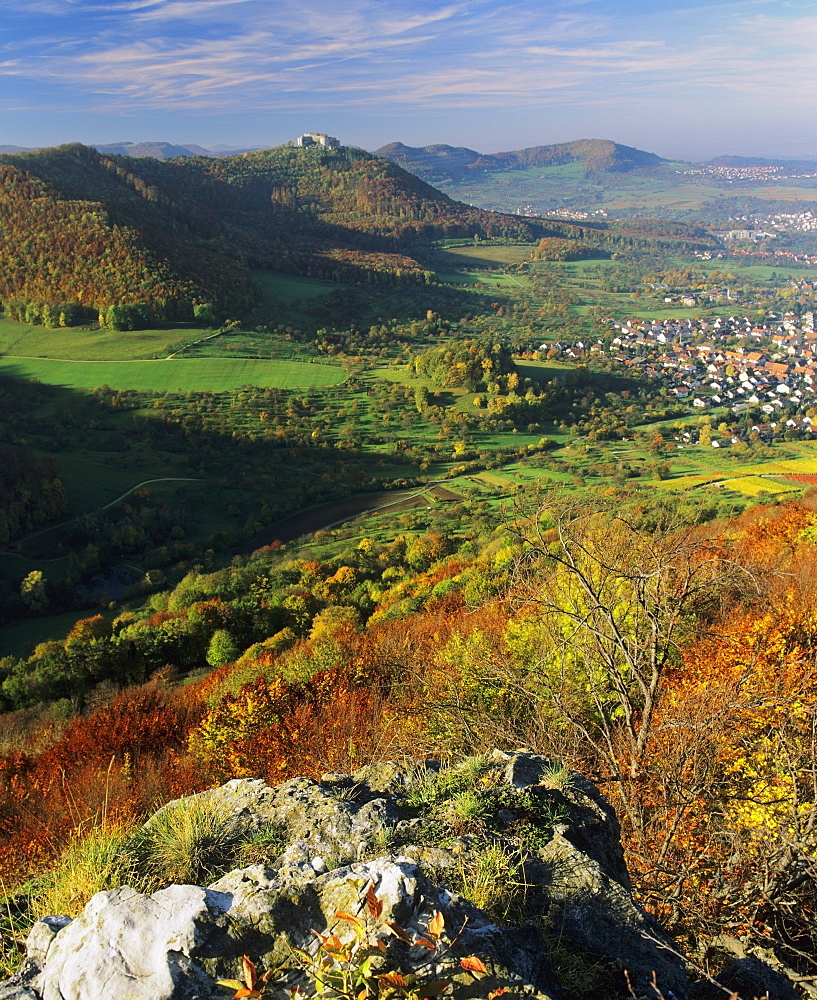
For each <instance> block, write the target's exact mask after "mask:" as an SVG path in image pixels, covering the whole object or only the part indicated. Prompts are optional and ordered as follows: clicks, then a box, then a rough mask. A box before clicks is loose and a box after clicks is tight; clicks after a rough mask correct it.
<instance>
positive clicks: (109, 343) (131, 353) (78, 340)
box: [0, 318, 212, 361]
mask: <svg viewBox="0 0 817 1000" xmlns="http://www.w3.org/2000/svg"><path fill="white" fill-rule="evenodd" d="M208 333H212V331H208V330H204V329H202V328H201V327H198V326H195V327H194V326H193V325H192V324H191V325H189V326H175V327H167V328H163V329H155V330H128V331H115V330H100V329H97V328H93V327H92V328H85V327H66V328H65V329H60V330H50V329H47V328H46V327H42V326H29V325H28V324H26V323H17V322H14V321H13V320H8V319H2V318H0V357H1V356H3V355H5V356H7V357H17V358H54V359H58V358H64V359H67V360H71V361H132V360H138V359H147V358H157V357H166V356H167V355H168V354H170V353H172V352H173V351H176V350H178V349H179V348H180V347H182V346H184V345H185V344H188V343H191V342H193V341H195V340H198V339H199V338H201V337H206V336H207V335H208Z"/></svg>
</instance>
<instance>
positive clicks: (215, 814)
mask: <svg viewBox="0 0 817 1000" xmlns="http://www.w3.org/2000/svg"><path fill="white" fill-rule="evenodd" d="M228 818H229V813H228V811H227V810H226V809H225V808H224V806H222V805H220V804H217V803H214V802H213V801H211V800H208V799H202V798H199V797H192V798H189V799H180V800H179V801H178V802H174V803H173V804H172V805H170V806H166V807H165V808H164V809H162V810H160V811H159V812H158V813H157V814H156V815H155V816H153V817H152V819H150V821H149V822H148V823H146V824H145V825H144V826H143V827H141V828H140V829H139V830H138V831H137V832H136V834H135V835H134V836H133V838H132V839H131V842H130V845H129V849H130V851H131V852H132V854H133V856H134V858H135V859H136V864H137V866H138V868H139V871H140V872H141V873H142V875H143V878H144V879H145V880H146V882H147V884H148V886H149V887H150V888H151V889H152V890H155V889H157V888H160V887H162V886H165V885H172V884H173V883H178V884H180V885H207V884H208V883H209V882H213V881H214V880H215V879H216V878H218V877H219V876H220V875H222V874H224V872H226V871H228V870H229V868H230V867H231V866H232V863H233V862H234V861H235V857H236V851H237V849H238V846H239V838H238V837H237V835H236V834H235V832H234V830H233V828H232V827H231V825H230V824H229V823H228Z"/></svg>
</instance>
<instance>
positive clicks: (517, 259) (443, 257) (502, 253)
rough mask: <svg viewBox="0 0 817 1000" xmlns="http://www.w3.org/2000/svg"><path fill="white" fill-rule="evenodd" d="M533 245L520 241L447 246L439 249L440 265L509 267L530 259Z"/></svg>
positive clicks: (442, 266) (443, 267)
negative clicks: (509, 243)
mask: <svg viewBox="0 0 817 1000" xmlns="http://www.w3.org/2000/svg"><path fill="white" fill-rule="evenodd" d="M531 250H532V245H531V244H530V243H519V244H513V245H511V246H500V245H497V246H494V245H492V244H488V245H487V246H486V245H482V244H478V243H475V244H473V245H472V246H471V245H469V246H458V247H445V248H441V249H440V250H438V254H439V266H440V267H441V268H442V269H443V270H444V269H445V265H446V264H448V266H449V267H463V268H472V267H507V266H508V265H509V264H521V263H522V262H523V261H526V260H530V255H531Z"/></svg>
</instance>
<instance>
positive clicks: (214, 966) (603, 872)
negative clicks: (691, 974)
mask: <svg viewBox="0 0 817 1000" xmlns="http://www.w3.org/2000/svg"><path fill="white" fill-rule="evenodd" d="M191 798H192V797H191ZM195 798H196V799H197V800H198V801H206V802H209V803H210V804H211V805H212V806H213V807H214V808H215V809H217V810H218V811H219V813H220V815H222V816H223V824H224V826H225V829H226V830H227V831H228V833H229V836H228V837H227V838H225V842H231V843H235V842H239V841H242V840H243V841H245V842H246V841H248V840H251V839H252V837H253V836H254V835H258V834H259V832H260V831H264V830H270V829H275V830H277V831H278V832H279V836H280V840H279V842H278V843H277V846H276V848H275V852H274V856H268V857H265V858H264V859H263V861H262V863H256V864H249V865H246V864H245V865H244V866H243V867H237V868H233V869H232V870H229V871H226V872H225V874H223V875H222V877H220V878H218V879H217V880H216V881H214V882H212V883H211V884H210V885H208V886H192V885H168V886H166V887H164V888H160V889H158V890H157V891H154V892H150V893H143V892H137V891H136V890H135V889H132V888H128V887H120V888H115V889H112V890H110V891H107V892H102V893H98V894H97V895H96V896H94V897H93V898H92V899H91V901H90V902H89V903H88V904H87V906H86V907H85V909H84V911H83V912H82V913H81V915H80V916H78V917H77V918H76V919H74V920H68V919H67V918H59V917H49V918H47V919H45V920H41V921H39V922H38V923H37V924H35V925H34V927H33V929H32V931H31V933H30V935H29V938H28V945H27V957H26V960H25V962H24V964H23V966H22V967H21V969H20V971H19V972H18V973H17V974H16V975H15V976H14V977H13V978H12V979H11V980H8V981H7V982H6V983H5V984H3V985H2V986H0V1000H210V998H215V997H224V996H226V995H228V992H225V990H224V989H223V988H221V987H218V986H217V985H216V984H215V981H216V980H217V979H220V978H237V977H238V975H239V974H240V970H241V960H242V956H243V955H248V956H250V957H251V958H252V959H253V960H254V961H255V962H257V963H258V964H259V966H262V967H263V968H265V969H268V968H278V967H280V966H286V965H287V964H288V963H289V965H290V966H291V967H292V968H293V971H292V973H291V974H290V979H291V984H293V985H294V984H295V983H296V981H297V978H298V969H297V963H293V962H292V948H293V947H294V948H299V949H304V950H312V951H314V949H315V947H316V944H317V941H318V938H317V937H316V933H315V932H318V933H319V934H329V933H333V934H337V935H338V936H339V937H341V938H345V937H346V938H348V937H349V936H350V935H352V934H353V928H352V927H351V926H350V925H349V924H348V922H344V921H343V920H342V919H339V918H338V916H337V914H338V913H353V914H354V913H358V914H359V913H364V914H365V909H364V906H363V897H364V894H365V892H366V890H367V889H368V888H369V887H371V889H372V890H373V891H374V893H375V895H376V896H377V898H378V900H379V901H380V903H381V904H382V907H383V913H382V915H381V916H380V917H379V927H380V930H384V929H387V928H388V923H387V922H391V923H392V924H394V925H398V926H399V927H400V928H402V929H403V930H404V932H405V935H406V936H405V937H401V936H399V935H397V936H395V935H394V934H388V933H385V931H384V933H382V934H380V939H381V942H382V945H378V947H379V948H380V950H381V952H382V956H383V957H382V961H383V962H384V963H388V962H389V961H393V962H394V963H395V965H396V966H397V967H399V968H402V969H407V970H409V971H411V969H412V967H413V964H417V963H418V962H422V961H426V964H428V956H426V959H423V958H422V956H418V955H417V954H416V952H417V948H416V947H413V946H412V945H411V941H415V940H416V939H417V938H422V936H423V934H424V933H425V929H426V928H427V927H428V925H429V921H430V920H431V919H432V917H433V915H434V914H435V913H440V914H442V916H443V917H444V921H445V934H446V941H447V942H448V945H447V947H446V951H445V956H444V958H443V957H440V958H439V959H438V958H436V957H435V958H434V961H435V962H438V964H439V969H438V970H436V971H437V973H438V974H439V975H440V976H443V977H448V978H449V979H451V981H452V990H453V996H459V997H462V998H466V997H485V996H487V995H488V992H490V989H491V988H495V987H497V986H499V985H503V986H505V987H506V989H507V994H506V995H509V996H516V995H519V996H522V995H524V996H529V997H532V998H542V1000H547V998H550V1000H559V998H560V997H561V996H562V995H563V992H562V989H561V986H560V983H559V968H558V962H554V964H552V963H551V961H550V960H549V957H548V956H549V954H553V953H554V949H553V948H552V947H551V946H552V943H553V942H554V941H558V942H559V945H560V948H562V949H564V947H566V946H567V947H569V948H571V949H573V950H574V952H575V953H576V954H577V955H579V956H583V957H584V958H585V959H586V961H587V963H588V967H590V966H591V965H592V964H593V963H594V962H595V961H596V960H597V959H601V960H604V964H605V967H606V968H607V969H608V972H609V976H610V977H611V979H610V982H611V983H613V982H614V981H615V982H618V985H619V986H623V970H625V969H626V970H627V972H628V974H629V977H630V980H631V982H632V984H633V988H634V989H635V991H636V993H637V995H638V996H640V997H642V996H643V997H650V998H651V1000H655V997H656V993H655V988H654V986H653V980H654V981H655V982H656V983H657V986H658V989H659V990H660V991H661V993H662V995H663V996H664V997H665V998H666V1000H684V998H685V996H686V990H687V979H686V974H685V970H684V965H683V962H682V961H681V959H680V958H679V957H678V956H677V954H676V953H675V951H674V948H673V945H672V942H671V941H670V940H669V939H668V938H667V936H666V935H665V934H664V932H663V931H662V930H661V928H660V927H659V926H658V925H657V924H656V923H655V922H654V921H653V920H652V919H651V918H650V917H649V916H648V915H647V914H646V913H644V911H643V910H641V909H640V908H639V907H638V906H637V905H636V904H635V903H634V901H633V899H632V896H631V893H630V887H629V878H628V875H627V870H626V866H625V864H624V858H623V853H622V849H621V843H620V839H619V827H618V822H617V820H616V817H615V814H614V812H613V810H612V809H611V807H610V806H609V804H608V803H607V802H606V801H605V799H604V798H603V796H602V795H601V794H600V793H599V792H598V790H597V789H596V787H595V786H594V785H593V784H592V783H590V782H588V781H586V780H585V779H583V778H581V776H579V775H576V774H572V773H569V772H564V771H561V772H560V771H559V770H558V769H554V767H553V766H552V765H551V764H550V763H549V762H548V761H546V760H545V759H543V758H541V757H537V756H535V755H533V754H527V753H516V754H511V755H505V754H499V753H495V754H494V756H493V757H491V758H488V759H487V760H482V761H467V762H465V763H464V764H463V765H462V766H461V767H459V768H449V769H446V768H442V767H441V766H440V765H439V764H438V763H435V762H421V763H416V764H409V765H396V764H383V765H373V766H370V767H368V768H364V769H363V770H361V771H359V772H357V773H356V774H354V775H339V774H327V775H324V776H323V779H322V780H321V781H318V782H315V781H311V780H309V779H306V778H296V779H293V780H291V781H287V782H284V783H283V784H281V785H279V786H277V787H275V788H272V787H269V786H268V785H266V784H265V783H264V782H263V781H260V780H256V779H246V780H236V781H231V782H228V784H227V785H225V786H223V787H222V788H218V789H212V790H210V791H208V792H204V793H202V794H201V795H200V796H198V797H195ZM185 801H188V800H185ZM183 805H184V801H183V802H182V806H183ZM178 807H179V804H178V803H176V804H172V803H171V804H169V805H168V806H165V807H164V809H170V808H178ZM151 822H155V819H154V820H150V821H148V824H146V826H148V827H149V826H150V823H151ZM492 864H493V865H494V866H495V867H494V869H491V868H490V865H492ZM480 866H482V867H480ZM486 866H487V867H486ZM486 873H487V874H486ZM480 879H481V881H480ZM467 896H470V897H471V899H472V900H473V901H469V900H468V899H467V898H466V897H467ZM477 902H479V903H480V904H481V907H482V908H480V906H477V905H475V903H477ZM378 933H380V932H379V931H378ZM420 950H422V949H420ZM471 955H474V956H477V957H479V959H480V960H481V961H482V962H483V963H484V966H485V968H486V969H487V970H488V973H487V975H485V974H482V973H480V975H479V976H476V975H474V974H473V973H470V972H463V970H462V968H461V967H460V966H459V965H458V964H457V962H458V960H459V958H460V957H462V956H471ZM384 967H386V966H384ZM616 977H618V979H616ZM609 995H613V994H612V989H611V992H610V993H609Z"/></svg>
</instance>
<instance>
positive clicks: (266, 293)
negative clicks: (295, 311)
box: [253, 271, 344, 305]
mask: <svg viewBox="0 0 817 1000" xmlns="http://www.w3.org/2000/svg"><path fill="white" fill-rule="evenodd" d="M253 278H255V280H256V282H257V283H258V286H259V288H260V289H261V295H262V297H263V298H264V299H265V300H267V301H278V302H283V303H285V304H286V305H292V303H293V302H300V301H302V300H303V299H317V298H321V296H323V295H331V294H332V292H336V291H337V290H338V289H339V288H342V287H344V286H342V285H340V284H338V283H337V282H333V281H323V280H322V279H321V278H304V277H301V276H300V275H297V274H279V273H278V272H276V271H253Z"/></svg>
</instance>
